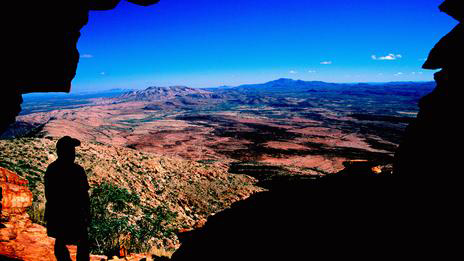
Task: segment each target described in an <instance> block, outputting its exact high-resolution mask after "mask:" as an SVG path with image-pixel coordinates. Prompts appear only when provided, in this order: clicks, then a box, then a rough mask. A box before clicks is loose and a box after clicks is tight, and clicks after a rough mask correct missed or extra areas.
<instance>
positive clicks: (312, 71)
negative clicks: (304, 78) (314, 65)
mask: <svg viewBox="0 0 464 261" xmlns="http://www.w3.org/2000/svg"><path fill="white" fill-rule="evenodd" d="M308 73H316V71H314V70H309V71H308Z"/></svg>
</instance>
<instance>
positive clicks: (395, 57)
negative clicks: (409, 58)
mask: <svg viewBox="0 0 464 261" xmlns="http://www.w3.org/2000/svg"><path fill="white" fill-rule="evenodd" d="M371 58H372V60H380V61H393V60H398V59H401V58H403V56H402V55H401V54H394V53H390V54H388V55H385V56H377V55H375V54H373V55H371Z"/></svg>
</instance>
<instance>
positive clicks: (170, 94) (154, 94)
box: [118, 86, 212, 101]
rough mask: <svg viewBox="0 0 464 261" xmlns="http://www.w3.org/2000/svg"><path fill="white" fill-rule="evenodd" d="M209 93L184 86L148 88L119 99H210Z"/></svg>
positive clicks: (127, 93) (129, 93) (123, 95)
mask: <svg viewBox="0 0 464 261" xmlns="http://www.w3.org/2000/svg"><path fill="white" fill-rule="evenodd" d="M211 95H212V93H211V92H208V91H205V90H201V89H195V88H190V87H186V86H170V87H148V88H147V89H145V90H138V91H130V92H126V93H124V94H122V95H121V96H119V97H118V98H119V99H122V100H130V101H166V100H171V99H176V98H181V97H192V98H210V97H211Z"/></svg>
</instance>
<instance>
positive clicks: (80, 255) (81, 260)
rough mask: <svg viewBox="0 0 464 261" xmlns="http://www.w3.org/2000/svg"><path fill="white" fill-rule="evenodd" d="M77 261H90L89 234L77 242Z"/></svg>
mask: <svg viewBox="0 0 464 261" xmlns="http://www.w3.org/2000/svg"><path fill="white" fill-rule="evenodd" d="M76 260H77V261H89V260H90V245H89V237H88V235H87V233H86V234H85V235H84V236H82V238H81V239H80V240H79V241H78V242H77V258H76Z"/></svg>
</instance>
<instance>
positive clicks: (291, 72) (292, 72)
mask: <svg viewBox="0 0 464 261" xmlns="http://www.w3.org/2000/svg"><path fill="white" fill-rule="evenodd" d="M288 73H290V74H297V73H298V72H297V71H294V70H291V71H289V72H288Z"/></svg>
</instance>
